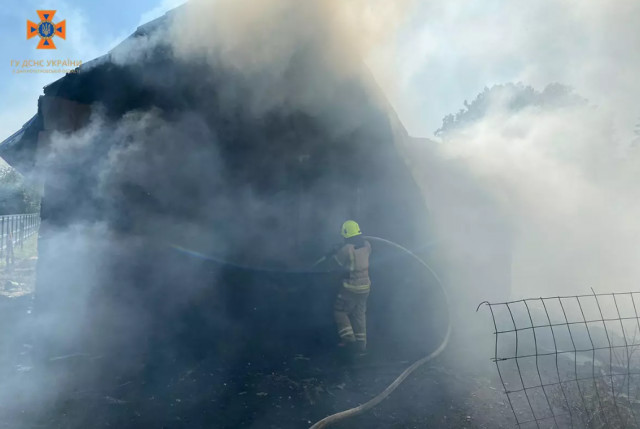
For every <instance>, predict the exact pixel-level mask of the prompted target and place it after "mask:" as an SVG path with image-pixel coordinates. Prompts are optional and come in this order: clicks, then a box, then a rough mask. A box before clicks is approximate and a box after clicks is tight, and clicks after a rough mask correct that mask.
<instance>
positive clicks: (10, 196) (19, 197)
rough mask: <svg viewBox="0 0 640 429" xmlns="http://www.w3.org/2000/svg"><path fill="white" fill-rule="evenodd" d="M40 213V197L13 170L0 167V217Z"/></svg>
mask: <svg viewBox="0 0 640 429" xmlns="http://www.w3.org/2000/svg"><path fill="white" fill-rule="evenodd" d="M38 211H40V195H39V192H38V190H37V189H36V187H35V186H33V185H32V184H29V183H27V181H26V180H25V178H24V177H23V176H22V175H21V174H20V173H18V172H17V171H16V170H15V169H13V168H11V167H9V166H6V165H5V166H4V167H0V215H7V214H17V213H35V212H38Z"/></svg>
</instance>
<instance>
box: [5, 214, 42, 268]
mask: <svg viewBox="0 0 640 429" xmlns="http://www.w3.org/2000/svg"><path fill="white" fill-rule="evenodd" d="M39 228H40V214H39V213H25V214H13V215H5V216H0V259H2V258H3V257H5V258H6V262H7V264H12V263H13V251H14V249H15V248H16V247H20V248H22V247H23V246H24V242H25V241H26V240H27V239H28V238H29V237H31V236H32V235H34V234H37V233H38V229H39Z"/></svg>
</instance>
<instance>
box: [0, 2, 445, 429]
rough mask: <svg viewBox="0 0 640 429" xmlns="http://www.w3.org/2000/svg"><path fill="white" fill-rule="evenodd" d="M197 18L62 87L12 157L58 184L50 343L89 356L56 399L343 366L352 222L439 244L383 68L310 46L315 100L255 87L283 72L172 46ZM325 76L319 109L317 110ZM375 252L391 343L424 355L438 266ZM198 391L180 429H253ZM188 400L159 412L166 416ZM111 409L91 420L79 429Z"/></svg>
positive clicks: (377, 295) (299, 90) (14, 142)
mask: <svg viewBox="0 0 640 429" xmlns="http://www.w3.org/2000/svg"><path fill="white" fill-rule="evenodd" d="M180 13H181V9H178V10H176V11H173V12H171V13H169V14H167V15H166V16H164V17H162V18H160V19H158V20H156V21H153V22H150V23H148V24H146V25H143V26H141V27H139V28H138V29H137V30H136V32H135V33H134V34H133V35H132V36H131V37H130V38H129V39H127V40H125V41H124V42H123V43H122V44H121V45H119V46H117V47H116V48H114V49H113V50H112V51H111V52H110V53H109V54H107V55H105V56H103V57H101V58H98V59H96V60H93V61H91V62H89V63H86V64H84V65H83V66H82V67H80V68H79V69H78V70H77V73H70V74H67V75H66V76H65V77H63V78H61V79H59V80H57V81H56V82H53V83H52V84H50V85H48V86H46V87H45V88H44V95H43V96H41V97H40V99H39V101H38V113H37V114H36V115H35V116H34V117H33V118H32V119H31V120H30V121H29V122H27V123H26V124H25V126H24V127H23V128H22V129H21V130H20V131H19V132H17V133H16V134H14V135H13V136H11V137H10V138H9V139H8V140H6V141H5V142H4V143H2V144H0V156H2V157H3V158H4V159H5V160H6V161H7V162H9V163H10V164H11V165H12V166H14V167H15V168H16V169H18V170H19V171H20V172H22V173H23V174H25V175H27V176H29V177H33V178H35V179H36V180H38V181H39V183H41V186H42V190H43V197H42V211H41V218H42V226H41V231H40V238H39V262H38V272H37V287H36V289H37V296H36V309H35V314H36V319H35V323H36V325H37V326H36V329H35V332H37V333H38V339H37V343H36V344H37V345H38V347H37V350H38V353H39V354H40V355H41V356H42V357H44V359H45V360H47V359H49V361H50V360H51V358H52V357H53V358H55V357H71V358H70V359H72V360H73V361H74V362H75V363H74V365H73V370H70V369H69V370H67V372H66V374H67V376H65V377H62V378H60V379H56V380H58V381H56V387H55V390H64V387H60V385H63V386H67V385H68V386H77V385H78V384H83V385H86V384H88V385H91V386H94V387H96V386H111V387H113V386H118V385H120V384H122V383H123V382H126V380H128V378H127V377H136V379H137V380H144V381H143V382H141V383H140V384H136V388H135V389H136V390H135V392H134V393H131V394H132V395H134V396H136V395H137V396H139V397H142V396H145V395H146V396H145V397H148V396H154V395H159V394H157V392H159V391H162V390H163V389H165V387H160V385H162V383H164V381H163V380H167V379H172V380H173V379H175V378H176V377H179V376H180V371H182V370H183V369H184V368H187V367H190V366H193V365H201V364H202V362H206V364H202V365H207V368H210V369H211V368H219V367H224V368H231V370H229V373H243V372H246V370H247V365H253V368H260V370H262V371H270V370H272V369H273V368H279V367H281V366H282V362H283V361H285V360H290V358H291V356H294V355H300V356H311V357H312V358H313V359H316V361H319V362H324V363H322V364H319V365H320V366H321V367H322V366H323V365H324V367H325V368H329V367H330V366H331V365H333V364H332V362H333V361H332V360H331V357H330V356H331V355H332V354H333V352H334V351H333V345H334V342H335V340H336V338H335V332H334V326H333V319H332V317H331V305H332V301H333V299H334V295H335V288H334V287H333V285H337V284H338V279H337V278H336V276H335V274H334V273H331V272H323V271H321V270H318V269H317V268H313V263H314V261H315V260H316V259H318V258H319V257H320V256H322V255H323V254H325V253H326V252H327V250H328V249H329V248H330V247H331V245H332V244H333V243H334V242H335V241H336V240H338V239H339V238H340V237H339V231H338V230H339V226H340V225H341V223H342V222H343V221H344V220H345V219H348V218H354V219H357V220H358V221H359V222H360V224H361V225H362V228H363V230H364V231H365V233H366V234H369V235H374V236H381V237H385V238H387V239H389V240H392V241H394V242H397V243H401V244H402V245H404V246H407V247H409V248H412V249H416V248H420V247H421V244H422V243H425V242H427V241H429V239H430V231H429V228H430V214H429V210H428V209H427V206H426V203H425V201H424V197H423V194H422V192H421V190H420V188H419V187H418V185H417V184H416V182H415V181H414V179H413V177H412V175H411V172H410V169H409V168H408V164H407V161H406V156H405V155H404V154H403V150H404V149H405V147H406V145H407V144H408V143H409V142H410V140H411V139H410V138H409V136H408V134H407V132H406V130H405V129H404V128H403V126H402V124H401V123H400V121H399V120H398V119H397V117H396V115H395V113H394V112H393V110H392V108H391V107H390V105H389V104H388V103H387V102H386V100H385V99H384V97H383V96H382V95H381V92H380V90H379V89H378V88H377V86H376V84H375V82H374V81H373V79H372V77H371V76H370V75H369V74H368V71H367V70H366V68H365V67H364V65H362V64H361V63H359V62H357V61H356V60H355V59H351V61H353V62H354V64H350V65H349V67H348V68H349V70H351V71H350V72H349V73H340V74H336V73H334V72H333V70H331V69H330V67H328V66H327V64H326V63H325V58H324V57H323V55H321V54H322V47H319V46H314V45H308V46H303V47H301V48H300V49H296V50H295V51H294V52H293V53H292V55H291V56H290V57H289V58H288V59H287V62H286V63H285V64H282V65H281V67H282V70H280V73H281V76H283V79H284V81H285V82H286V83H287V85H288V86H289V87H290V89H291V91H292V92H294V93H295V94H298V95H300V94H301V96H300V98H298V99H296V102H295V103H294V102H291V101H290V99H287V98H283V99H278V94H277V93H276V94H274V93H270V92H269V91H256V90H255V83H256V82H260V81H261V80H264V79H266V78H268V76H266V77H265V75H264V74H267V72H266V71H265V72H264V74H261V73H254V72H252V73H242V72H239V70H237V69H235V68H234V67H233V66H231V65H225V64H223V63H220V64H219V67H217V68H216V67H211V64H210V62H209V61H207V60H206V59H205V58H198V57H195V58H193V57H189V58H186V57H182V56H178V55H175V53H174V51H173V48H172V46H171V44H170V43H169V42H163V41H158V38H157V37H156V36H157V35H158V33H159V32H161V31H163V30H164V29H166V28H167V27H168V26H170V25H171V20H172V19H175V18H176V16H178V15H179V14H180ZM354 70H355V71H354ZM310 76H313V79H314V82H313V85H316V87H315V88H314V91H319V93H321V94H322V97H320V100H319V101H318V100H317V99H314V100H313V102H311V101H308V100H307V99H306V98H305V91H307V90H308V89H307V88H306V86H307V85H310V80H311V79H312V78H311V77H310ZM374 253H375V260H374V264H373V265H374V266H373V268H372V278H373V282H374V287H373V289H374V291H373V293H372V295H371V298H370V311H369V314H370V322H369V337H370V344H371V349H372V350H374V352H375V350H378V352H379V353H380V354H381V355H388V352H386V350H393V354H394V355H397V354H398V353H400V354H402V355H403V356H404V357H416V356H419V355H420V354H421V353H423V352H425V351H428V350H430V348H431V347H432V346H433V345H434V344H436V343H437V342H438V341H439V333H441V332H442V322H441V320H442V315H443V311H446V310H444V309H442V308H440V309H438V307H439V306H440V307H441V305H440V303H441V301H440V300H439V298H438V297H435V298H434V297H432V296H430V294H431V293H432V292H430V290H429V288H425V287H424V283H425V281H426V282H428V281H429V280H428V279H426V278H425V276H424V273H423V272H422V271H421V268H420V267H416V266H415V264H414V263H412V262H411V261H406V260H404V259H403V258H399V257H398V256H397V254H396V253H394V251H393V250H392V249H391V250H390V249H385V248H375V249H374ZM399 290H402V293H398V291H399ZM396 357H397V356H396ZM323 359H324V360H323ZM67 361H68V359H66V360H65V362H67ZM76 361H78V362H76ZM54 362H58V360H54ZM205 372H206V373H209V372H211V373H214V371H213V369H211V370H210V371H209V370H206V371H205ZM71 374H73V375H71ZM214 379H215V380H214ZM59 380H62V381H59ZM223 380H224V375H221V374H218V373H216V375H215V377H213V378H212V379H211V380H207V381H206V383H220V384H221V383H222V381H223ZM203 383H204V382H203ZM132 385H133V384H132ZM199 386H200V388H201V387H202V385H199ZM74 388H75V387H74ZM97 388H98V387H96V389H97ZM200 388H199V389H200ZM69 389H71V387H69ZM71 390H72V389H71ZM196 390H197V389H196ZM205 390H206V389H205ZM154 392H155V393H154ZM192 395H193V396H194V397H195V396H197V397H199V398H201V400H195V399H194V402H193V403H192V404H191V406H192V409H191V410H190V411H189V412H187V414H188V415H190V416H192V417H191V420H190V422H191V423H189V421H184V420H183V421H182V422H181V423H176V425H177V426H176V427H183V426H184V427H194V426H193V425H194V424H195V425H196V426H198V424H205V423H211V422H218V423H219V426H217V427H237V426H233V425H234V424H236V423H237V421H235V420H233V419H231V420H228V422H227V423H225V424H226V425H227V426H225V424H222V423H220V420H219V419H220V416H219V415H215V414H208V415H207V414H206V413H204V412H203V411H202V410H203V409H204V408H206V407H207V406H208V401H209V398H210V397H211V396H212V395H213V394H212V393H211V394H208V393H206V392H205V391H204V390H202V389H201V390H198V392H195V391H192ZM214 396H215V395H214ZM158 397H160V395H159V396H158ZM216 397H218V396H216ZM203 398H204V399H203ZM51 401H54V400H53V399H51ZM167 401H169V400H168V399H167ZM198 401H199V402H198ZM222 402H223V401H222ZM168 404H169V402H166V403H163V404H159V403H156V404H153V405H148V406H145V407H143V408H144V409H145V410H146V413H145V412H143V413H142V414H144V417H140V418H141V419H142V420H143V421H145V422H146V423H148V424H155V423H158V422H159V421H165V420H166V418H167V417H166V416H167V415H169V414H171V413H172V412H173V411H171V410H170V409H169V405H168ZM96 413H98V414H99V413H100V411H95V410H94V409H90V410H80V409H75V411H74V412H73V413H70V415H72V417H69V419H71V420H68V421H66V424H67V425H68V426H67V427H89V426H91V425H90V424H88V422H91V421H93V420H92V419H95V418H96ZM145 419H146V420H145ZM154 419H155V420H154ZM116 420H117V419H116ZM117 421H119V422H120V426H121V427H124V426H126V425H128V424H133V423H130V422H128V421H127V422H126V423H122V421H121V420H117ZM70 422H71V423H70ZM194 422H196V423H194ZM234 422H236V423H234ZM189 424H191V426H189ZM69 425H70V426H69ZM122 425H124V426H122ZM180 425H183V426H180ZM172 427H173V426H172ZM198 427H199V426H198Z"/></svg>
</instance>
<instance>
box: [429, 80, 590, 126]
mask: <svg viewBox="0 0 640 429" xmlns="http://www.w3.org/2000/svg"><path fill="white" fill-rule="evenodd" d="M586 103H587V100H586V99H584V98H582V97H580V96H578V95H576V94H575V93H574V92H573V89H572V88H571V87H569V86H566V85H562V84H559V83H552V84H550V85H547V87H546V88H544V90H542V91H536V90H535V89H534V88H532V87H531V86H525V85H523V84H522V83H506V84H502V85H494V86H492V87H491V88H487V87H485V88H484V90H483V91H482V92H481V93H480V94H478V96H477V97H476V98H475V99H474V100H473V101H472V102H471V103H469V102H467V100H465V101H464V108H463V109H460V110H459V111H458V113H456V114H450V115H447V116H445V117H444V118H443V120H442V126H441V127H440V128H438V129H437V130H436V132H435V135H436V136H440V137H443V138H446V137H447V135H448V134H449V133H451V132H452V131H455V130H457V129H461V128H464V127H466V126H468V125H471V124H473V123H475V122H477V121H479V120H481V119H482V118H484V117H485V116H486V115H487V114H488V113H489V110H490V109H492V108H493V107H494V106H496V105H497V104H499V105H500V106H501V107H502V108H504V109H505V110H507V111H510V112H514V113H515V112H518V111H520V110H523V109H525V108H528V107H532V106H537V107H541V108H545V109H555V108H561V107H567V106H575V105H584V104H586Z"/></svg>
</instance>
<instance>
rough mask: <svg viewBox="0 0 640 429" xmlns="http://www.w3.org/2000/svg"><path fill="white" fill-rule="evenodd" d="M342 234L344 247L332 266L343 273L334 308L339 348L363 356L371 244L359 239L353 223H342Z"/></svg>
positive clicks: (336, 255) (365, 345) (360, 235)
mask: <svg viewBox="0 0 640 429" xmlns="http://www.w3.org/2000/svg"><path fill="white" fill-rule="evenodd" d="M341 233H342V236H343V237H344V244H343V245H342V247H340V248H339V249H338V250H337V251H336V252H335V253H334V254H333V260H334V261H335V263H337V264H338V265H339V266H340V267H341V268H342V269H343V270H344V278H343V280H342V285H341V287H340V289H339V291H338V295H337V297H336V301H335V303H334V307H333V314H334V317H335V321H336V325H337V327H338V335H339V336H340V343H339V346H340V347H347V348H350V349H353V350H354V351H355V352H357V353H359V354H364V352H365V351H366V348H367V317H366V313H367V298H368V297H369V289H370V287H371V280H370V279H369V255H370V254H371V244H370V243H369V242H368V241H367V240H365V239H364V238H362V232H360V226H359V225H358V224H357V223H356V222H355V221H353V220H348V221H346V222H345V223H344V224H342V230H341Z"/></svg>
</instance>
